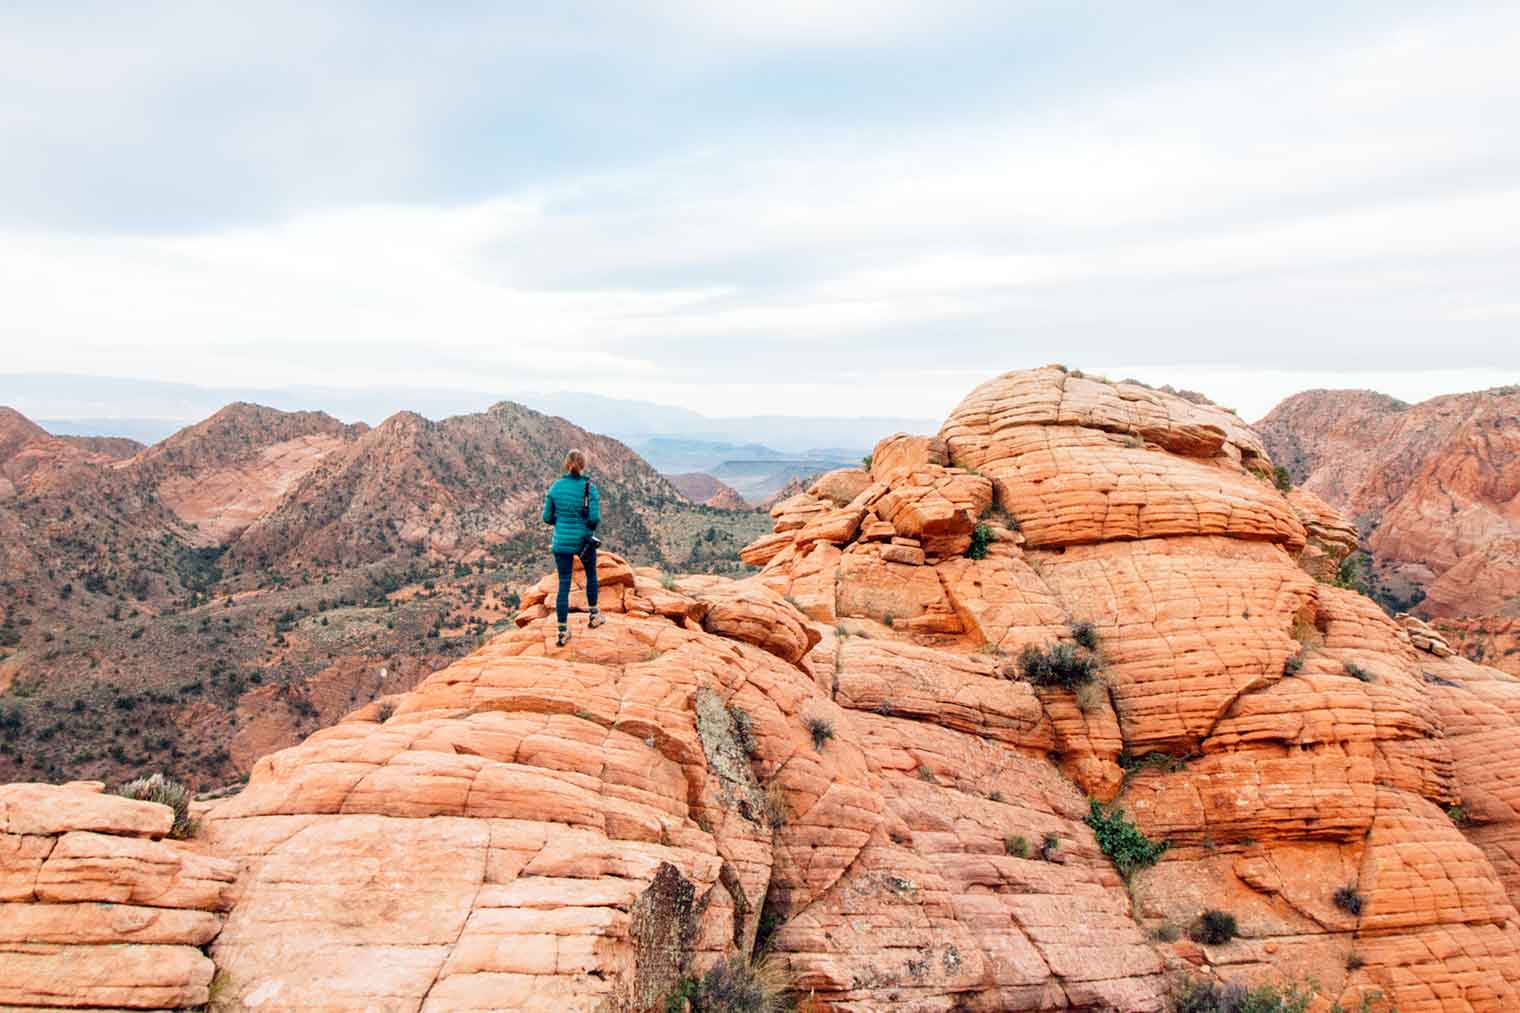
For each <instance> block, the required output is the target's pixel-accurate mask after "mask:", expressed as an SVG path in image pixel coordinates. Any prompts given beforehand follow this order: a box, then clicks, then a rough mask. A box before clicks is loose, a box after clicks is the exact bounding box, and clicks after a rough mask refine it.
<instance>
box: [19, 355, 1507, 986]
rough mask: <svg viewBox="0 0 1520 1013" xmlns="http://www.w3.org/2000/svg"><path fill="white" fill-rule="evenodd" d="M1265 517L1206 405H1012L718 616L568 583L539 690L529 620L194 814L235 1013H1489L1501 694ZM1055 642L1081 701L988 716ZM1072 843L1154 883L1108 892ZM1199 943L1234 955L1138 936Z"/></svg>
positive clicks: (893, 440)
mask: <svg viewBox="0 0 1520 1013" xmlns="http://www.w3.org/2000/svg"><path fill="white" fill-rule="evenodd" d="M1270 472H1271V462H1270V461H1269V460H1268V457H1267V454H1266V452H1265V449H1264V447H1263V445H1262V444H1261V442H1260V440H1259V439H1258V438H1257V436H1256V435H1255V434H1254V433H1253V432H1252V431H1251V430H1250V429H1249V428H1247V427H1246V426H1244V425H1243V424H1242V423H1241V422H1240V421H1239V419H1237V418H1236V417H1235V416H1233V415H1232V414H1230V413H1228V412H1226V411H1223V410H1222V409H1219V408H1217V407H1214V406H1212V405H1208V404H1201V403H1194V402H1191V401H1188V400H1184V399H1182V398H1180V397H1177V396H1173V395H1171V394H1167V393H1164V392H1159V391H1155V390H1151V389H1149V388H1145V387H1142V386H1139V385H1134V384H1123V383H1121V384H1110V383H1107V382H1104V381H1100V380H1095V379H1090V378H1085V377H1079V376H1074V375H1071V374H1068V373H1067V372H1066V371H1064V370H1062V369H1057V368H1048V369H1043V370H1035V371H1029V372H1022V373H1011V374H1007V375H1005V376H1002V377H998V378H997V379H995V380H992V381H989V382H988V383H986V384H983V385H982V386H981V387H979V388H977V389H976V390H975V391H973V392H972V393H971V394H970V395H969V396H968V397H967V398H966V399H965V400H964V401H963V402H962V403H961V405H960V406H958V407H957V408H956V409H955V411H954V412H952V413H951V415H950V417H949V418H948V419H947V420H946V422H945V425H944V426H943V428H942V429H941V431H940V432H939V433H938V434H936V435H933V436H929V435H922V436H909V435H898V436H893V437H889V438H887V439H885V440H883V441H882V443H881V444H879V445H878V447H877V448H876V450H875V453H874V454H873V455H872V458H871V467H870V470H869V471H865V470H855V469H846V470H844V471H839V472H833V473H830V474H828V475H825V476H822V477H820V478H819V479H817V480H816V481H815V482H814V483H813V484H812V485H811V486H810V487H809V489H808V490H807V491H806V492H802V493H799V494H797V495H794V496H792V497H790V498H788V499H787V500H785V501H783V502H781V503H778V504H777V505H776V506H775V507H774V509H773V510H772V516H773V518H774V522H775V523H774V527H775V531H774V533H773V534H772V535H769V536H767V537H765V538H762V539H760V540H759V541H757V542H756V543H754V544H753V545H751V546H750V547H749V548H747V549H746V550H745V556H746V558H747V559H748V560H749V561H751V562H752V563H754V564H756V565H758V566H760V567H761V568H762V569H761V571H760V573H758V574H757V575H756V576H754V577H751V578H748V579H745V580H740V581H732V580H727V579H724V578H718V577H710V576H703V577H688V578H672V577H668V576H663V575H661V574H660V573H659V571H657V570H653V569H647V568H634V567H631V566H629V565H628V564H627V563H625V562H624V561H622V560H621V559H619V558H617V557H615V556H612V555H611V554H604V555H603V557H602V560H601V563H600V570H599V574H598V576H599V579H600V582H601V585H602V588H603V592H602V594H603V599H602V607H603V609H604V610H605V611H606V612H607V613H608V616H609V621H608V622H607V624H606V625H604V626H602V627H601V628H599V629H597V630H590V629H587V628H586V627H585V625H584V622H583V621H582V620H581V619H579V618H576V619H575V620H573V622H572V629H573V631H574V639H573V640H572V641H571V642H570V644H569V645H568V646H567V647H565V648H556V647H554V646H553V644H554V639H553V621H552V619H551V618H550V617H549V605H550V604H551V603H550V602H549V596H550V593H551V591H552V582H551V581H549V580H548V579H547V578H546V579H545V581H543V582H541V583H540V584H539V585H537V586H536V587H534V588H531V589H529V590H528V591H527V593H525V594H524V596H523V599H522V603H523V609H522V612H521V614H520V616H519V618H518V623H519V628H517V629H515V630H512V631H509V632H507V633H504V634H502V635H501V636H498V637H496V638H495V639H494V640H492V641H490V642H489V643H488V644H487V645H486V646H484V647H482V648H481V649H480V650H478V651H477V652H475V653H474V654H472V655H470V656H469V657H467V658H464V659H462V660H460V661H458V662H456V663H454V664H452V665H450V666H449V667H447V668H445V669H442V670H441V671H438V672H435V673H433V674H432V675H430V676H428V677H427V678H425V679H423V680H422V681H421V682H420V683H419V684H418V685H417V686H416V687H415V688H414V689H412V690H410V691H409V692H406V693H401V694H395V695H392V696H387V697H383V698H381V699H380V700H378V701H376V702H374V703H371V704H369V705H367V706H366V707H364V708H362V709H360V710H358V711H355V712H353V713H352V714H350V715H349V716H348V717H347V718H346V719H344V720H343V721H342V722H340V723H339V724H337V725H336V726H334V727H331V728H328V729H325V730H323V731H320V732H318V733H316V734H315V735H312V736H311V737H310V738H308V739H307V740H306V741H305V742H304V743H302V744H301V745H298V746H294V747H292V748H288V749H285V750H282V751H280V752H278V753H275V754H273V755H270V756H267V757H265V758H264V759H262V760H260V761H259V762H258V763H257V764H256V766H255V768H254V770H253V773H252V777H251V779H250V782H249V784H248V787H247V788H246V789H245V790H243V791H242V792H241V793H240V794H238V795H237V796H235V797H232V798H229V799H227V800H224V801H222V802H219V803H216V804H215V805H214V806H213V807H211V808H210V810H209V811H208V812H206V813H205V814H204V829H203V831H202V841H201V842H200V843H201V844H202V845H203V846H205V847H208V848H209V849H210V850H211V851H212V852H214V853H215V854H216V855H217V856H219V857H220V858H222V859H224V860H227V861H230V862H231V863H233V864H234V865H235V867H236V870H237V876H236V885H235V887H234V888H233V892H232V897H231V899H232V906H231V910H230V913H229V914H228V915H227V918H226V924H225V927H224V928H222V930H221V932H220V934H219V935H218V936H217V937H216V939H215V941H214V942H213V943H212V944H211V946H210V954H211V956H212V958H213V959H214V961H215V963H216V965H217V967H218V969H219V970H220V971H222V972H223V974H224V980H225V982H226V986H225V987H226V990H227V995H228V999H229V1001H236V1002H241V1003H243V1004H245V1005H247V1006H252V1007H256V1008H258V1009H261V1010H285V1009H314V1008H325V1009H358V1008H372V1009H408V1010H419V1009H421V1010H445V1009H448V1010H455V1009H521V1010H555V1011H561V1010H598V1009H602V1010H621V1009H626V1010H640V1009H651V1008H653V1009H664V1008H665V1005H664V999H665V996H666V995H667V994H668V993H669V991H670V989H671V987H672V986H673V985H674V984H675V982H676V981H677V980H678V979H679V978H680V977H681V976H683V975H686V974H690V973H694V972H697V971H700V970H701V969H702V968H704V967H705V966H707V965H708V964H710V963H712V962H713V961H714V960H716V959H718V958H720V957H723V956H727V955H730V954H738V955H741V956H748V955H750V954H751V953H752V952H754V951H755V950H756V949H757V948H764V949H765V950H766V951H767V952H769V953H771V954H772V955H773V958H772V959H774V960H775V961H776V962H778V963H779V964H780V965H781V967H782V968H783V969H784V971H785V973H786V975H787V976H788V978H789V980H790V981H791V983H792V985H793V987H794V988H795V989H796V990H797V991H798V992H799V993H801V994H802V995H804V996H809V997H811V1000H812V1001H813V1002H814V1003H815V1004H816V1005H815V1008H824V1009H833V1010H840V1011H852V1013H853V1011H867V1010H872V1011H874V1010H884V1009H891V1010H915V1011H917V1010H922V1011H931V1010H932V1011H949V1010H953V1009H963V1010H994V1009H998V1010H1108V1011H1131V1013H1133V1011H1158V1010H1161V1009H1163V1008H1165V1005H1166V995H1167V991H1168V988H1169V982H1170V981H1171V980H1172V979H1173V978H1174V977H1175V976H1176V975H1179V974H1183V973H1186V974H1192V975H1203V976H1217V977H1219V978H1223V979H1228V980H1246V981H1266V980H1280V979H1286V978H1291V979H1294V980H1299V981H1308V980H1311V979H1312V980H1313V981H1314V982H1315V983H1316V987H1317V989H1318V993H1319V998H1320V1002H1321V1007H1320V1008H1325V1007H1327V1006H1328V1004H1329V1002H1331V1001H1340V1002H1342V1003H1343V1004H1345V1005H1346V1006H1347V1007H1348V1008H1352V1009H1354V1008H1357V1006H1358V1004H1359V1003H1360V1002H1361V1001H1362V999H1363V997H1364V996H1365V997H1371V996H1374V995H1381V996H1383V998H1382V999H1377V1000H1371V1001H1373V1002H1374V1005H1373V1007H1372V1008H1385V1005H1386V1003H1389V1002H1391V1003H1392V1004H1394V1005H1396V1006H1397V1008H1398V1009H1399V1010H1401V1011H1403V1013H1411V1011H1416V1013H1426V1011H1442V1013H1446V1011H1450V1013H1456V1011H1465V1010H1493V1011H1498V1010H1510V1009H1516V1008H1520V918H1517V914H1516V909H1515V906H1514V901H1515V898H1516V897H1517V896H1520V843H1517V834H1520V827H1517V823H1516V820H1517V811H1516V808H1517V806H1520V780H1517V779H1516V777H1515V775H1514V770H1515V761H1516V759H1520V755H1517V754H1520V744H1517V731H1520V729H1517V728H1516V722H1517V721H1520V680H1517V679H1515V678H1514V677H1512V676H1509V675H1506V674H1505V673H1502V672H1499V671H1496V670H1494V669H1490V668H1485V667H1481V666H1478V665H1475V664H1473V663H1471V662H1469V661H1467V660H1466V659H1464V658H1462V657H1461V656H1459V655H1457V654H1454V653H1453V652H1452V651H1451V650H1450V649H1449V648H1447V647H1446V642H1445V641H1444V640H1443V639H1442V638H1441V637H1440V635H1439V634H1438V633H1436V632H1435V631H1433V630H1431V629H1430V628H1429V627H1427V626H1424V625H1423V624H1420V623H1417V622H1413V621H1411V622H1395V621H1394V620H1391V619H1389V618H1388V617H1387V616H1386V615H1385V614H1384V613H1383V612H1382V611H1381V610H1380V609H1379V608H1378V607H1377V606H1376V605H1374V604H1373V603H1372V602H1371V601H1370V600H1368V599H1365V598H1362V597H1360V596H1359V595H1356V594H1354V593H1352V592H1350V591H1346V590H1342V589H1339V588H1335V587H1333V586H1330V585H1328V584H1326V583H1323V582H1321V581H1319V580H1316V579H1315V578H1314V576H1311V572H1310V571H1312V570H1318V569H1322V568H1323V566H1324V564H1325V561H1326V560H1327V559H1328V560H1329V561H1330V563H1331V564H1334V563H1338V562H1339V559H1340V558H1343V556H1344V554H1345V552H1346V551H1349V547H1348V538H1347V531H1348V527H1347V524H1346V522H1345V521H1344V520H1343V519H1341V518H1339V517H1338V516H1337V515H1336V514H1335V512H1334V510H1333V509H1331V508H1329V507H1328V506H1326V505H1325V504H1324V503H1323V502H1319V501H1315V500H1309V499H1304V498H1302V497H1299V498H1294V499H1291V500H1290V499H1289V498H1287V497H1284V496H1283V495H1282V494H1280V493H1279V492H1278V491H1277V490H1276V489H1275V488H1274V487H1273V485H1272V484H1271V482H1270V480H1269V476H1270ZM1311 549H1312V550H1313V551H1310V550H1311ZM583 583H584V575H578V576H577V590H576V593H575V594H574V595H573V597H572V605H573V606H574V607H576V608H577V609H583V608H584V607H585V604H586V603H585V598H584V593H583V590H582V588H583ZM1086 623H1090V624H1092V627H1093V629H1094V630H1095V632H1096V635H1097V638H1098V642H1099V650H1100V652H1101V655H1102V658H1103V661H1104V668H1103V670H1102V672H1101V673H1100V677H1099V680H1098V681H1096V682H1093V683H1089V684H1087V685H1085V686H1083V687H1081V688H1080V689H1079V690H1078V691H1076V692H1073V691H1072V690H1070V689H1062V688H1058V687H1055V686H1046V685H1036V684H1034V683H1032V682H1030V681H1029V680H1028V679H1027V678H1026V677H1025V675H1024V671H1023V669H1022V668H1021V666H1020V665H1019V664H1018V662H1017V660H1016V659H1017V658H1018V656H1019V655H1020V653H1021V652H1022V651H1023V650H1024V649H1025V648H1026V647H1034V648H1039V649H1048V648H1051V647H1054V646H1056V645H1060V644H1068V643H1070V642H1071V641H1072V640H1073V639H1074V638H1077V637H1079V636H1080V637H1081V638H1082V639H1086V640H1089V641H1091V640H1092V639H1093V638H1092V637H1090V636H1087V632H1086V630H1085V627H1083V626H1081V625H1077V624H1086ZM27 790H31V789H27ZM1092 800H1096V801H1098V802H1104V803H1109V802H1112V803H1115V804H1116V805H1117V806H1118V807H1119V808H1120V809H1121V810H1123V811H1125V812H1127V813H1128V814H1130V815H1131V816H1132V817H1133V818H1134V819H1135V820H1136V821H1137V822H1138V824H1139V826H1140V827H1141V828H1142V829H1143V830H1144V831H1145V832H1146V833H1147V834H1149V835H1150V836H1151V837H1152V838H1154V839H1156V840H1158V841H1166V842H1167V843H1168V845H1169V847H1168V849H1167V850H1166V851H1165V852H1164V853H1163V854H1162V855H1161V861H1160V862H1159V863H1158V864H1156V865H1154V866H1152V867H1149V868H1142V869H1140V870H1138V871H1136V872H1135V873H1134V874H1133V875H1132V876H1130V877H1129V878H1128V880H1126V879H1125V878H1124V877H1121V876H1120V874H1119V873H1118V871H1117V870H1116V867H1115V865H1114V864H1113V863H1112V862H1111V861H1110V859H1109V857H1107V856H1106V855H1105V854H1104V853H1103V851H1102V850H1101V848H1100V847H1099V844H1098V841H1097V839H1096V838H1095V836H1094V834H1093V832H1092V830H1091V829H1090V827H1089V826H1088V824H1087V823H1086V822H1085V821H1084V818H1085V817H1087V816H1088V814H1089V812H1090V804H1091V801H1092ZM1453 814H1454V815H1453ZM8 854H9V853H8ZM7 868H9V866H7ZM1211 909H1212V910H1218V911H1223V912H1229V913H1231V914H1232V915H1233V916H1234V917H1235V919H1236V921H1237V924H1238V928H1239V936H1238V938H1235V939H1233V940H1230V941H1226V942H1220V943H1213V944H1206V943H1198V942H1194V941H1192V940H1188V939H1177V934H1176V932H1175V931H1168V929H1169V927H1170V928H1172V929H1176V928H1186V927H1187V926H1188V925H1190V924H1191V923H1193V922H1194V921H1195V920H1196V919H1197V918H1198V917H1199V916H1200V915H1201V914H1202V913H1203V912H1205V911H1207V910H1211ZM1165 940H1176V941H1165ZM26 1001H27V1002H36V1001H37V1000H33V999H27V1000H26ZM111 1001H112V1002H116V1000H115V999H112V1000H111ZM50 1004H51V1005H71V1004H72V1005H82V1003H79V1002H77V1001H75V1000H72V999H69V998H67V997H65V998H60V999H58V1000H57V1001H53V1002H51V1003H50Z"/></svg>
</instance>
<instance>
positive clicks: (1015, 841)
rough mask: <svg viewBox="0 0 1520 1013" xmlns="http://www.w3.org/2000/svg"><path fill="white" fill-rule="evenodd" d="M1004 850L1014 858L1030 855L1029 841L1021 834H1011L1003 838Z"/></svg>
mask: <svg viewBox="0 0 1520 1013" xmlns="http://www.w3.org/2000/svg"><path fill="white" fill-rule="evenodd" d="M1003 850H1004V851H1006V852H1008V854H1010V855H1012V856H1013V857H1014V858H1028V857H1029V841H1027V840H1026V839H1025V838H1024V837H1023V836H1022V835H1020V834H1010V835H1009V836H1007V837H1004V838H1003Z"/></svg>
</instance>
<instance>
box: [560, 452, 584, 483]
mask: <svg viewBox="0 0 1520 1013" xmlns="http://www.w3.org/2000/svg"><path fill="white" fill-rule="evenodd" d="M565 470H566V471H568V472H569V473H570V474H572V475H575V476H577V477H579V476H580V473H581V472H583V471H585V470H586V455H585V454H583V453H581V452H580V451H579V450H572V451H570V453H568V454H566V455H565Z"/></svg>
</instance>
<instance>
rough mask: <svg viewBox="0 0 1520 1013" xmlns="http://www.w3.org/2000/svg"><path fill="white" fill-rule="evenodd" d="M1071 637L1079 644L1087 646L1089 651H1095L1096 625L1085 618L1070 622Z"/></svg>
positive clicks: (1096, 645) (1096, 646)
mask: <svg viewBox="0 0 1520 1013" xmlns="http://www.w3.org/2000/svg"><path fill="white" fill-rule="evenodd" d="M1071 639H1073V640H1075V641H1076V642H1077V643H1078V644H1079V645H1081V646H1082V647H1085V648H1087V649H1088V650H1089V651H1092V652H1094V653H1097V650H1098V627H1096V626H1094V625H1093V624H1092V623H1090V622H1088V621H1087V620H1086V619H1080V620H1078V621H1077V622H1074V623H1072V624H1071Z"/></svg>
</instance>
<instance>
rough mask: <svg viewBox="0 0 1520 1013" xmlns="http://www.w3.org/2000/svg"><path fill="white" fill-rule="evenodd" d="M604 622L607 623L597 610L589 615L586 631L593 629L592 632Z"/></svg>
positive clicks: (605, 618)
mask: <svg viewBox="0 0 1520 1013" xmlns="http://www.w3.org/2000/svg"><path fill="white" fill-rule="evenodd" d="M606 621H607V617H606V616H604V615H602V613H601V610H599V609H598V610H596V611H593V612H592V613H591V618H590V619H587V620H586V627H587V628H588V629H593V630H594V629H596V628H597V627H598V626H600V625H602V623H605V622H606Z"/></svg>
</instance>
